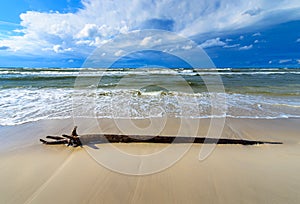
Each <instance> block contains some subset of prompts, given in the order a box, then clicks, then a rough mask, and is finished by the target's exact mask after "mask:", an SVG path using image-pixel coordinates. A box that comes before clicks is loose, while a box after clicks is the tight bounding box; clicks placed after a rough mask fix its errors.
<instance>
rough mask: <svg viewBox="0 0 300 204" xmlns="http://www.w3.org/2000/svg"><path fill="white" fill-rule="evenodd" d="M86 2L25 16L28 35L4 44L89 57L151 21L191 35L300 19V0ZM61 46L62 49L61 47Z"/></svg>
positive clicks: (14, 48)
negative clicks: (73, 10) (62, 10)
mask: <svg viewBox="0 0 300 204" xmlns="http://www.w3.org/2000/svg"><path fill="white" fill-rule="evenodd" d="M82 3H83V5H84V7H83V8H82V9H79V10H78V11H77V12H76V13H57V12H56V13H45V12H44V13H42V12H37V11H28V12H26V13H23V14H21V15H20V18H21V26H22V27H23V29H18V32H21V33H23V36H11V37H7V38H5V39H2V40H0V44H1V46H6V47H10V50H11V51H12V52H16V53H27V54H36V55H39V54H40V55H44V54H45V53H44V52H53V51H56V52H57V53H61V50H63V51H68V49H69V51H70V50H71V49H72V50H73V51H74V52H76V53H85V52H87V51H86V50H87V49H88V48H90V49H91V48H93V47H95V46H99V45H102V44H103V43H105V42H107V40H109V39H111V38H112V37H113V36H117V35H118V34H120V33H127V32H128V31H132V30H136V29H137V30H138V29H141V28H142V25H144V24H143V23H144V22H152V21H151V19H165V20H168V21H153V22H155V23H163V22H171V23H172V27H171V28H172V29H173V31H174V32H176V33H179V34H181V35H183V36H186V37H190V36H194V35H199V34H203V33H210V32H216V33H217V32H223V31H233V30H238V29H241V28H245V27H249V26H252V25H257V24H264V23H266V24H272V23H274V24H276V23H281V22H284V21H288V20H293V19H299V18H300V12H296V10H295V9H297V8H299V7H300V1H299V0H289V1H287V0H282V1H269V0H253V1H250V2H249V1H241V0H222V1H220V0H203V1H199V0H189V1H171V0H160V1H155V3H152V1H149V0H132V1H124V0H114V1H99V0H82ZM187 11H188V12H187ZM232 11H234V12H232ZM292 12H293V13H292ZM276 13H280V14H281V15H280V18H279V17H274V16H276V15H275V14H276ZM271 17H272V19H270V18H271ZM152 26H154V27H155V26H157V27H162V26H159V25H152ZM144 43H146V42H144ZM157 43H158V42H157ZM56 45H61V46H62V49H60V48H58V47H57V46H56ZM225 45H226V43H225V42H223V41H220V39H219V40H218V39H212V40H211V41H207V42H205V43H204V44H203V45H202V46H204V47H209V46H225ZM54 46H56V47H55V48H54ZM49 48H52V50H50V49H49ZM245 48H246V47H245ZM41 51H42V52H41Z"/></svg>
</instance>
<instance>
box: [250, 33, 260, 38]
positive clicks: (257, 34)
mask: <svg viewBox="0 0 300 204" xmlns="http://www.w3.org/2000/svg"><path fill="white" fill-rule="evenodd" d="M252 36H253V37H255V36H261V33H259V32H258V33H254V34H253V35H252Z"/></svg>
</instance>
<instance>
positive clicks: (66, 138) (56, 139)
mask: <svg viewBox="0 0 300 204" xmlns="http://www.w3.org/2000/svg"><path fill="white" fill-rule="evenodd" d="M46 138H47V139H52V140H51V141H49V140H48V141H47V140H44V139H40V141H41V142H42V143H43V144H46V145H57V144H66V145H67V146H73V147H78V146H80V147H82V143H81V140H80V138H79V136H78V134H77V126H75V127H74V129H73V130H72V133H71V135H66V134H63V135H62V136H47V137H46Z"/></svg>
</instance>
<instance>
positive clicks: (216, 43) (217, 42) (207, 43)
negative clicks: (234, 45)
mask: <svg viewBox="0 0 300 204" xmlns="http://www.w3.org/2000/svg"><path fill="white" fill-rule="evenodd" d="M225 45H226V43H225V42H223V41H221V40H220V38H215V39H210V40H206V41H205V42H204V43H202V44H201V45H200V47H201V48H209V47H219V46H225Z"/></svg>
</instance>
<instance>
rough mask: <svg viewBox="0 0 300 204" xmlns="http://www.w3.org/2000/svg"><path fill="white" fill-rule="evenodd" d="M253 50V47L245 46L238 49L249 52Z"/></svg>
mask: <svg viewBox="0 0 300 204" xmlns="http://www.w3.org/2000/svg"><path fill="white" fill-rule="evenodd" d="M252 48H253V45H252V44H251V45H246V46H243V47H240V48H239V50H250V49H252Z"/></svg>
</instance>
